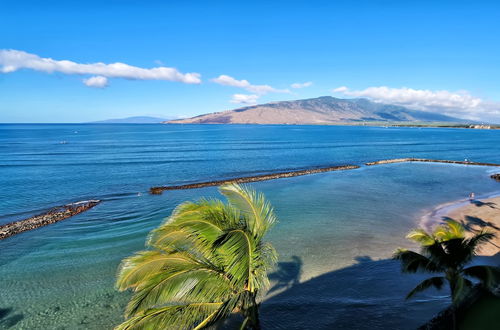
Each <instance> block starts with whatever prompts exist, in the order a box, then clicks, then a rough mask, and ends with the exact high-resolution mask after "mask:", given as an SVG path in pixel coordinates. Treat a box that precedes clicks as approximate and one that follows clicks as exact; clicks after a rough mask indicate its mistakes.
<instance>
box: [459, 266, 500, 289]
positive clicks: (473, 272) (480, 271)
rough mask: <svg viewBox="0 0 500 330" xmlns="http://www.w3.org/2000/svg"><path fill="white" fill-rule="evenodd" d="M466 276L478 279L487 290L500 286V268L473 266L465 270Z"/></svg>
mask: <svg viewBox="0 0 500 330" xmlns="http://www.w3.org/2000/svg"><path fill="white" fill-rule="evenodd" d="M463 273H464V275H466V276H470V277H474V278H477V279H478V280H480V281H481V283H482V284H483V285H484V286H485V287H486V288H487V289H490V290H492V289H495V288H496V287H497V286H498V285H500V267H494V266H472V267H469V268H466V269H464V270H463Z"/></svg>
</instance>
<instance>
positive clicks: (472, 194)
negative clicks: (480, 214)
mask: <svg viewBox="0 0 500 330" xmlns="http://www.w3.org/2000/svg"><path fill="white" fill-rule="evenodd" d="M474 199H475V196H474V193H473V192H471V193H470V194H469V200H470V201H471V202H472V201H473V200H474Z"/></svg>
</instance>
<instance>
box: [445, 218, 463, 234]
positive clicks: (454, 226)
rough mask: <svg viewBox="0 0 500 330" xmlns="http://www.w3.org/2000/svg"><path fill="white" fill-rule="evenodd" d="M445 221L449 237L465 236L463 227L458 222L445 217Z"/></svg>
mask: <svg viewBox="0 0 500 330" xmlns="http://www.w3.org/2000/svg"><path fill="white" fill-rule="evenodd" d="M445 222H446V225H447V226H448V231H449V233H450V235H449V239H451V238H463V237H465V228H464V226H463V225H462V224H461V223H460V222H458V221H455V220H453V219H450V218H448V219H446V220H445Z"/></svg>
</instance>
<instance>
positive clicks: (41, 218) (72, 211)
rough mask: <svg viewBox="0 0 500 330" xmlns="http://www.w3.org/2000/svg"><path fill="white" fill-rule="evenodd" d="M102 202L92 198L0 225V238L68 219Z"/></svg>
mask: <svg viewBox="0 0 500 330" xmlns="http://www.w3.org/2000/svg"><path fill="white" fill-rule="evenodd" d="M100 202H101V201H100V200H90V201H82V202H77V203H71V204H66V205H63V206H57V207H54V208H52V209H50V210H49V211H47V212H45V213H42V214H38V215H35V216H32V217H30V218H28V219H24V220H19V221H14V222H11V223H7V224H5V225H0V240H1V239H4V238H7V237H10V236H13V235H16V234H19V233H22V232H25V231H28V230H33V229H36V228H40V227H43V226H47V225H50V224H51V223H55V222H58V221H61V220H64V219H67V218H69V217H72V216H74V215H77V214H79V213H82V212H85V211H87V210H89V209H91V208H93V207H94V206H96V205H97V204H99V203H100Z"/></svg>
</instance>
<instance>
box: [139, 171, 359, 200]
mask: <svg viewBox="0 0 500 330" xmlns="http://www.w3.org/2000/svg"><path fill="white" fill-rule="evenodd" d="M356 168H359V166H358V165H342V166H332V167H323V168H313V169H307V170H300V171H288V172H279V173H272V174H263V175H255V176H245V177H240V178H234V179H227V180H216V181H207V182H198V183H191V184H184V185H178V186H161V187H152V188H150V189H149V192H150V193H151V194H153V195H159V194H161V193H162V192H163V191H165V190H182V189H196V188H203V187H211V186H220V185H223V184H228V183H247V182H256V181H266V180H273V179H279V178H290V177H294V176H301V175H308V174H314V173H323V172H331V171H341V170H352V169H356Z"/></svg>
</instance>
